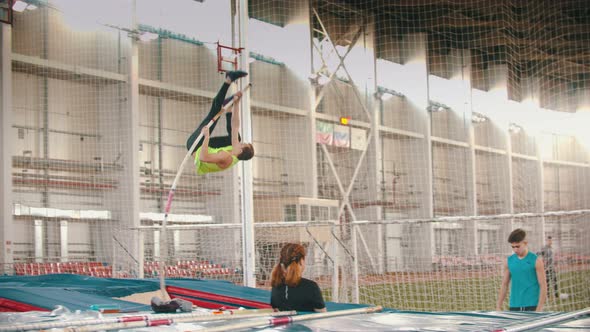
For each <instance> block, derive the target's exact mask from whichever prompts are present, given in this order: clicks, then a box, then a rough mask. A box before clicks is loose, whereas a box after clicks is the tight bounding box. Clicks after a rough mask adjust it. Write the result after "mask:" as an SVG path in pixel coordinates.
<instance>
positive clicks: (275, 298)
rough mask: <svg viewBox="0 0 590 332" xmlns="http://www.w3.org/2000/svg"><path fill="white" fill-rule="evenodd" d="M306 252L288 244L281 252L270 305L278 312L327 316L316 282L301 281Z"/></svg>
mask: <svg viewBox="0 0 590 332" xmlns="http://www.w3.org/2000/svg"><path fill="white" fill-rule="evenodd" d="M304 269H305V248H303V246H302V245H300V244H295V243H288V244H286V245H285V246H284V247H283V249H281V257H280V258H279V263H278V264H277V265H276V266H275V267H274V268H273V270H272V276H271V284H272V291H271V295H270V305H271V306H272V307H273V309H275V310H280V311H287V310H297V311H315V312H326V311H327V310H326V305H325V303H324V298H323V297H322V292H321V291H320V288H319V287H318V284H316V283H315V281H312V280H309V279H305V278H302V277H301V275H302V274H303V270H304Z"/></svg>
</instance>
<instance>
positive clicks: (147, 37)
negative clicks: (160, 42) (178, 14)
mask: <svg viewBox="0 0 590 332" xmlns="http://www.w3.org/2000/svg"><path fill="white" fill-rule="evenodd" d="M158 37H159V36H158V34H157V33H153V32H148V31H144V32H141V33H140V34H139V36H138V38H139V40H141V41H143V42H148V41H152V40H154V39H158Z"/></svg>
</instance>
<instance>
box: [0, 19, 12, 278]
mask: <svg viewBox="0 0 590 332" xmlns="http://www.w3.org/2000/svg"><path fill="white" fill-rule="evenodd" d="M0 29H1V30H0V75H1V76H0V101H1V103H2V108H1V109H0V211H1V212H0V243H1V245H0V266H1V268H0V273H3V274H12V263H13V261H14V258H13V252H12V240H13V215H12V203H13V202H12V154H13V151H12V144H11V140H12V137H11V136H12V133H13V131H12V61H11V53H12V26H11V25H10V24H6V23H0Z"/></svg>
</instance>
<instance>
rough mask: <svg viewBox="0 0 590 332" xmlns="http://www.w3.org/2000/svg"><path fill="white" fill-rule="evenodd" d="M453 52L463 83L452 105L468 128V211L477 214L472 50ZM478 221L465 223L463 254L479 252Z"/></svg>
mask: <svg viewBox="0 0 590 332" xmlns="http://www.w3.org/2000/svg"><path fill="white" fill-rule="evenodd" d="M453 52H456V53H457V56H454V57H453V58H455V59H458V60H460V63H457V64H456V65H457V67H458V68H457V70H456V74H457V76H456V77H455V76H454V77H453V79H456V80H458V81H459V82H460V83H461V84H460V86H461V98H460V100H459V101H458V103H457V104H456V105H452V107H453V108H456V109H457V110H462V112H463V121H464V122H463V125H464V126H465V127H466V128H467V140H468V143H469V179H468V183H469V186H468V188H467V190H468V191H467V197H468V199H469V203H468V207H467V208H468V213H469V214H471V215H473V216H476V215H477V214H478V210H477V168H476V153H475V127H474V125H473V122H472V119H473V107H472V104H473V103H472V100H471V99H472V98H471V52H469V51H468V50H453ZM477 226H478V222H477V221H476V220H474V221H472V222H470V223H469V224H467V225H465V227H466V228H467V229H468V231H469V234H468V237H467V238H466V244H465V248H466V252H465V253H464V254H463V255H465V256H467V255H473V254H478V247H479V245H478V241H479V239H478V236H477V229H478V227H477Z"/></svg>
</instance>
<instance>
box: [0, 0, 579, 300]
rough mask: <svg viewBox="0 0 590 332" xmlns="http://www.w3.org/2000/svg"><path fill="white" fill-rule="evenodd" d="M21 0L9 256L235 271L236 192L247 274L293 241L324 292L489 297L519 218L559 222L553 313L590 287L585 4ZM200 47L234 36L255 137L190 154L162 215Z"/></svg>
mask: <svg viewBox="0 0 590 332" xmlns="http://www.w3.org/2000/svg"><path fill="white" fill-rule="evenodd" d="M28 2H29V3H34V4H35V5H36V7H37V8H36V9H28V10H25V11H24V12H14V13H13V14H14V15H13V19H14V20H13V25H12V45H5V47H11V52H12V71H13V75H12V90H13V93H12V118H13V120H12V122H13V125H12V127H13V131H12V134H11V135H13V138H14V140H13V143H12V151H2V153H5V154H6V153H9V154H11V155H12V163H13V164H12V167H13V168H12V181H13V186H14V189H13V196H12V202H13V206H14V218H13V220H12V221H3V222H4V223H8V222H10V223H11V226H10V227H9V228H10V229H11V231H12V234H13V235H12V238H11V239H10V240H11V242H12V250H13V251H12V258H13V260H9V259H6V260H5V261H3V262H2V263H6V264H12V263H14V265H11V267H12V268H11V269H8V270H10V271H11V272H15V273H17V274H43V273H55V272H68V273H69V272H72V273H80V274H90V275H97V276H115V277H138V276H139V277H140V276H146V277H156V276H158V273H159V272H158V268H157V264H156V262H157V261H159V260H160V259H163V260H164V261H165V262H166V268H165V270H166V273H167V275H168V276H169V277H196V278H198V277H206V278H216V279H226V280H231V281H234V282H236V283H241V282H243V280H244V279H243V278H244V273H246V272H249V271H245V269H246V267H245V266H244V255H245V254H244V252H243V251H244V247H247V244H244V243H243V242H244V241H243V229H242V227H243V225H244V223H245V222H247V220H246V221H245V219H244V217H243V216H244V208H243V204H247V203H244V202H248V200H244V198H245V197H246V198H251V200H252V202H253V220H254V222H255V227H254V237H255V240H254V248H251V249H252V252H253V253H254V254H255V256H254V257H255V270H254V272H255V276H256V281H257V282H258V286H260V287H269V285H270V271H271V270H272V267H273V266H274V265H275V264H276V263H277V260H278V256H279V251H280V248H281V247H282V245H284V244H285V243H287V242H299V243H303V244H304V245H305V246H306V248H307V250H308V255H309V256H308V260H307V268H306V272H305V273H306V276H307V277H310V278H312V279H315V280H317V281H318V282H319V283H320V286H321V288H322V290H324V293H325V296H326V298H327V299H329V300H333V301H353V302H354V301H359V302H362V303H372V304H380V305H384V306H387V307H393V308H399V309H411V310H429V311H438V310H492V309H494V305H495V301H496V298H497V291H498V288H499V285H500V277H501V264H502V263H503V262H504V260H505V259H506V256H507V255H509V254H510V246H509V245H508V243H507V241H506V240H507V236H508V234H509V233H510V231H511V230H512V229H514V228H516V227H522V228H524V229H525V230H527V232H529V246H530V249H531V250H532V251H534V252H537V251H540V250H541V248H542V247H543V245H545V242H546V240H547V237H548V236H551V237H552V239H553V250H554V252H555V257H554V260H555V271H556V280H557V286H558V287H557V289H558V291H557V293H558V294H557V296H555V295H556V294H555V292H553V289H554V288H551V289H550V291H549V295H550V296H549V299H548V303H547V308H548V309H549V310H574V309H578V308H581V307H588V306H589V305H590V302H589V299H590V294H588V289H587V287H585V285H587V283H588V280H589V278H590V238H589V237H588V234H590V232H589V231H590V229H589V227H590V226H589V225H590V212H589V209H590V189H589V188H590V164H589V162H590V159H589V150H588V148H589V147H588V143H589V141H588V139H589V137H588V136H587V133H586V132H585V131H584V130H585V126H586V124H587V123H588V119H589V118H588V116H587V113H588V112H587V110H588V109H589V108H590V90H589V85H588V83H589V78H590V62H589V57H588V49H590V27H589V25H590V22H589V21H588V17H590V13H589V12H588V4H587V3H586V1H583V0H579V1H575V0H570V1H552V2H549V1H527V2H522V1H516V0H499V1H491V0H477V1H463V0H448V1H433V0H419V1H387V0H381V1H358V0H356V1H353V0H330V1H328V0H313V1H303V0H301V1H297V0H290V1H277V0H251V1H233V0H232V1H193V0H174V1H167V2H166V3H165V4H164V3H163V2H162V1H156V0H136V1H131V0H128V1H114V0H110V1H84V2H83V3H84V4H83V5H81V2H79V1H73V0H52V1H28ZM246 3H247V6H245V4H246ZM246 16H247V18H248V19H245V18H246ZM244 20H245V21H246V22H244ZM244 24H245V25H247V29H245V30H243V26H244ZM217 43H219V44H222V45H225V46H227V47H233V48H236V49H239V48H241V47H245V49H244V50H242V52H245V53H242V54H245V55H246V57H245V58H246V59H248V60H247V61H238V67H240V68H241V69H244V70H247V71H248V72H249V74H250V75H249V80H250V81H251V82H252V83H253V87H252V89H251V90H250V93H249V97H247V98H249V105H250V107H245V108H243V110H242V113H243V114H244V115H250V116H243V117H242V118H243V122H244V128H250V129H251V130H252V143H253V145H254V147H255V152H256V154H255V157H254V158H253V159H252V161H247V162H240V163H239V164H238V165H237V166H235V167H233V168H232V169H230V170H226V171H224V172H220V173H212V174H206V175H197V174H196V172H195V169H194V166H193V165H192V161H189V165H187V167H185V168H184V169H183V170H182V173H181V178H180V182H179V184H178V187H177V189H176V192H175V196H174V200H173V202H172V209H171V213H170V215H169V219H168V224H169V227H168V229H167V230H166V231H163V230H161V228H160V225H161V224H162V221H163V220H164V214H163V212H164V210H165V206H166V198H167V194H168V190H169V189H170V186H171V185H172V182H173V180H174V177H175V175H176V173H177V171H178V168H179V166H180V163H181V161H182V159H183V158H184V156H185V154H186V152H187V149H186V140H187V138H188V136H189V135H190V134H191V133H192V132H193V131H194V130H195V129H196V128H197V126H198V125H199V123H200V121H201V120H202V119H203V118H204V117H205V115H206V114H207V112H208V111H209V108H210V105H211V102H212V99H213V97H214V96H215V94H216V93H217V91H218V89H219V88H220V86H221V84H222V82H223V75H220V74H219V73H218V63H219V59H218V56H217ZM226 56H227V57H229V58H231V59H239V58H240V56H241V54H240V53H239V52H237V51H236V52H235V53H234V54H233V55H232V54H231V52H230V54H229V55H227V54H226ZM242 62H247V63H242ZM225 65H226V66H227V64H225ZM225 68H226V69H229V68H228V67H225ZM237 88H238V87H232V88H230V91H229V92H228V96H229V95H230V94H231V93H234V92H235V91H236V90H237ZM244 105H246V103H245V104H244ZM249 119H251V120H249ZM222 135H226V119H225V117H224V116H222V117H221V118H220V120H219V124H218V126H217V127H216V129H215V131H214V132H213V134H212V136H214V137H215V136H222ZM246 163H249V164H251V166H252V179H251V180H252V182H253V189H252V190H245V189H244V188H245V185H244V183H246V182H247V181H245V180H250V179H244V178H243V176H244V174H248V173H247V172H242V167H243V166H242V165H247V164H246ZM571 211H578V212H576V213H571ZM549 212H551V213H549ZM526 213H530V214H532V215H526ZM548 213H549V214H548ZM449 218H450V219H449ZM453 218H458V219H453ZM162 245H163V246H164V247H162ZM3 257H4V256H3ZM550 287H554V284H551V285H550ZM563 294H566V295H563Z"/></svg>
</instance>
